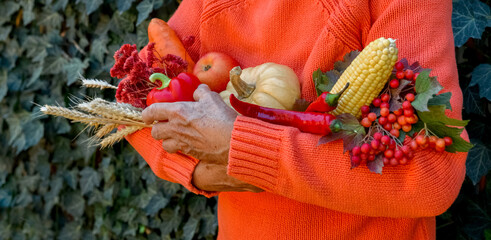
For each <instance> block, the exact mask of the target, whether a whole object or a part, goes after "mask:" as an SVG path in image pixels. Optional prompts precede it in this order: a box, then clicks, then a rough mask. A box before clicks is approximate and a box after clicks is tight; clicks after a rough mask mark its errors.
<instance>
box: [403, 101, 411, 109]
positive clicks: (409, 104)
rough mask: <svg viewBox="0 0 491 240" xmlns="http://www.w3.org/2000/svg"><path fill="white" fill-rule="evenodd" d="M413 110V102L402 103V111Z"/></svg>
mask: <svg viewBox="0 0 491 240" xmlns="http://www.w3.org/2000/svg"><path fill="white" fill-rule="evenodd" d="M412 108H413V106H412V105H411V102H409V101H407V100H406V101H404V102H403V103H402V109H412Z"/></svg>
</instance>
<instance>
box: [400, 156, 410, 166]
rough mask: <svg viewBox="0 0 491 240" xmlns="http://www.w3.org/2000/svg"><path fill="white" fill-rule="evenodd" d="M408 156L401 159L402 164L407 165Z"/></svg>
mask: <svg viewBox="0 0 491 240" xmlns="http://www.w3.org/2000/svg"><path fill="white" fill-rule="evenodd" d="M407 160H408V159H407V157H402V158H401V159H399V164H401V165H406V164H407Z"/></svg>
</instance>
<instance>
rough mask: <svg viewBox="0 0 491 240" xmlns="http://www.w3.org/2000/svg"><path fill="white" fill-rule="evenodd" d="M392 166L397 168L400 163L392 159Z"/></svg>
mask: <svg viewBox="0 0 491 240" xmlns="http://www.w3.org/2000/svg"><path fill="white" fill-rule="evenodd" d="M390 165H392V166H397V165H399V161H397V159H395V158H391V159H390Z"/></svg>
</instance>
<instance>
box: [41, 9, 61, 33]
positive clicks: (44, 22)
mask: <svg viewBox="0 0 491 240" xmlns="http://www.w3.org/2000/svg"><path fill="white" fill-rule="evenodd" d="M40 19H41V20H40V21H39V22H38V25H40V26H44V27H46V28H47V29H48V31H49V30H50V29H60V28H61V23H62V22H63V16H62V15H60V14H59V13H58V12H56V11H50V10H45V11H43V12H42V13H41V16H40Z"/></svg>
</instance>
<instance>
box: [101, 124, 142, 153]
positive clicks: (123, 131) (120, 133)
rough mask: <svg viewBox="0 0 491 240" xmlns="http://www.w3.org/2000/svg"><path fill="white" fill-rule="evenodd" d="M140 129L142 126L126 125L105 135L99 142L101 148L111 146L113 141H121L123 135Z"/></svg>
mask: <svg viewBox="0 0 491 240" xmlns="http://www.w3.org/2000/svg"><path fill="white" fill-rule="evenodd" d="M140 129H142V127H139V126H127V127H125V128H123V129H121V130H119V131H117V132H115V133H113V134H111V135H109V136H107V137H105V138H104V139H102V141H101V142H100V143H99V144H100V145H101V148H105V147H108V146H112V145H113V144H114V143H116V142H118V141H121V140H122V139H123V138H124V137H125V136H127V135H130V134H132V133H134V132H136V131H138V130H140Z"/></svg>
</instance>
